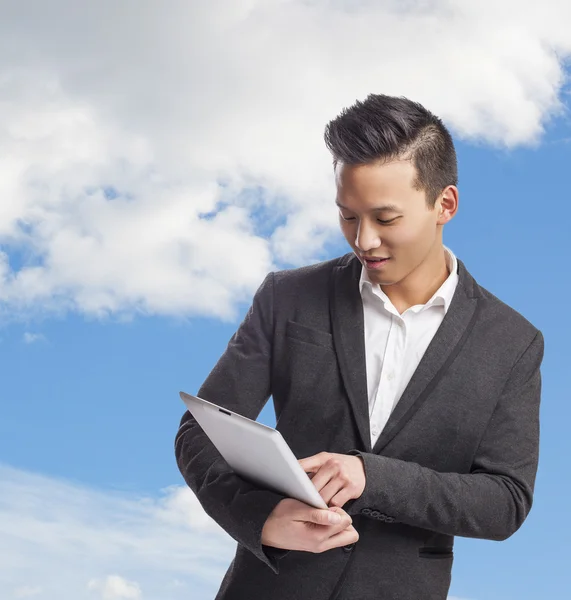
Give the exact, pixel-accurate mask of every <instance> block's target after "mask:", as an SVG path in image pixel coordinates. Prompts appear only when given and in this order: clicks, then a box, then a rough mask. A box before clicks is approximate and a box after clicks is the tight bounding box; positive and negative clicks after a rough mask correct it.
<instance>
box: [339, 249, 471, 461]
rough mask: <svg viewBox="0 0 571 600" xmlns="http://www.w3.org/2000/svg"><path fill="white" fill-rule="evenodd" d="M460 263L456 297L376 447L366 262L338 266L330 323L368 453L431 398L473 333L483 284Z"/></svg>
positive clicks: (353, 260) (348, 260)
mask: <svg viewBox="0 0 571 600" xmlns="http://www.w3.org/2000/svg"><path fill="white" fill-rule="evenodd" d="M457 262H458V276H459V280H458V286H457V288H456V292H455V294H454V296H453V298H452V302H451V304H450V306H449V308H448V311H447V313H446V315H445V317H444V320H443V321H442V324H441V325H440V327H439V328H438V330H437V331H436V334H435V335H434V337H433V339H432V341H431V342H430V344H429V346H428V348H427V349H426V352H425V353H424V356H423V357H422V359H421V361H420V363H419V365H418V367H417V369H416V371H415V372H414V374H413V375H412V377H411V379H410V381H409V383H408V385H407V387H406V388H405V390H404V392H403V393H402V395H401V397H400V399H399V400H398V403H397V405H396V407H395V409H394V411H393V412H392V414H391V416H390V417H389V420H388V421H387V424H386V426H385V428H384V429H383V431H382V433H381V435H380V437H379V439H378V440H377V442H376V443H375V446H374V448H373V449H371V434H370V425H369V401H368V394H367V376H366V367H365V365H366V361H365V335H364V317H363V303H362V300H361V294H360V291H359V278H360V275H361V263H360V262H359V260H358V259H357V258H356V257H355V255H354V254H349V255H346V256H345V257H344V259H343V260H342V262H341V264H340V265H339V266H337V267H335V268H334V270H333V276H332V280H331V290H330V292H331V327H332V332H333V340H334V344H335V350H336V353H337V360H338V362H339V369H340V372H341V376H342V378H343V382H344V384H345V389H346V391H347V395H348V397H349V401H350V402H351V405H352V408H353V413H354V415H355V422H356V425H357V428H358V431H359V435H360V438H361V442H362V444H363V448H364V449H365V451H366V452H371V451H372V452H374V453H377V454H378V453H379V452H380V451H381V450H382V449H383V448H384V447H385V446H386V445H387V444H388V443H389V442H390V441H391V440H392V439H393V438H394V436H395V435H397V434H398V432H399V431H400V430H401V429H402V428H403V426H404V425H405V423H406V422H407V421H408V420H409V419H410V418H411V417H412V416H413V415H414V413H415V412H416V411H417V410H418V409H419V407H420V406H421V404H422V403H423V402H424V401H425V400H426V399H427V398H428V396H429V395H430V393H431V392H432V390H433V389H434V387H435V386H436V384H437V383H438V381H439V380H440V378H441V377H442V375H443V374H444V372H445V371H446V369H447V368H448V366H449V365H450V364H451V363H452V361H453V360H454V358H455V357H456V355H457V354H458V352H460V350H461V349H462V346H463V344H464V342H465V340H466V338H467V337H468V335H469V334H470V331H471V329H472V327H473V325H474V323H475V321H476V319H477V316H478V308H479V303H478V296H479V293H478V289H477V284H476V283H475V281H474V279H473V278H472V277H471V275H470V274H469V273H468V271H467V270H466V267H465V266H464V263H463V262H462V261H461V260H460V259H457Z"/></svg>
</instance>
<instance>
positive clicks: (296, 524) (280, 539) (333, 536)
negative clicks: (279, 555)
mask: <svg viewBox="0 0 571 600" xmlns="http://www.w3.org/2000/svg"><path fill="white" fill-rule="evenodd" d="M334 520H338V521H337V522H333V521H334ZM351 523H352V520H351V517H350V516H349V515H348V514H347V513H346V512H345V511H344V510H343V509H341V508H331V509H329V510H326V509H321V508H313V507H312V506H309V505H307V504H305V503H303V502H300V501H299V500H294V499H293V498H284V499H283V500H282V501H281V502H279V503H278V504H277V505H276V507H275V508H274V510H273V511H272V512H271V513H270V516H269V517H268V518H267V520H266V522H265V524H264V528H263V529H262V544H264V545H266V546H273V547H274V548H281V549H283V550H303V551H305V552H314V553H320V552H325V551H326V550H331V549H332V548H339V547H341V546H347V545H349V544H353V543H355V542H356V541H357V540H358V539H359V534H358V533H357V530H356V529H355V528H354V527H353V525H351Z"/></svg>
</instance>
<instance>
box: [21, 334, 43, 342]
mask: <svg viewBox="0 0 571 600" xmlns="http://www.w3.org/2000/svg"><path fill="white" fill-rule="evenodd" d="M22 339H23V340H24V343H25V344H33V343H34V342H40V341H43V340H45V339H46V338H45V337H44V336H43V335H42V334H41V333H30V332H29V331H26V332H25V333H24V337H23V338H22Z"/></svg>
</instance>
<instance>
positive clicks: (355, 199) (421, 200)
mask: <svg viewBox="0 0 571 600" xmlns="http://www.w3.org/2000/svg"><path fill="white" fill-rule="evenodd" d="M415 176H416V171H415V169H414V167H413V165H412V163H411V162H410V161H404V160H398V161H393V162H390V163H386V164H373V165H345V164H342V163H340V164H338V165H337V167H336V170H335V181H336V186H337V199H336V202H337V205H338V207H339V222H340V225H341V230H342V231H343V234H344V236H345V238H346V239H347V242H348V243H349V245H350V246H351V248H353V251H354V252H355V254H356V255H357V257H358V258H359V259H360V261H361V263H362V264H363V265H364V266H365V267H366V268H367V274H368V276H369V279H370V280H371V281H372V282H373V283H378V284H380V285H394V284H397V283H401V282H403V280H405V278H407V277H408V276H409V275H410V274H411V273H413V272H414V273H419V271H420V273H419V277H416V276H415V277H414V278H413V279H415V280H417V279H420V280H422V279H424V278H425V276H426V277H428V278H430V276H431V275H430V273H431V271H434V269H435V265H436V257H437V256H438V254H437V253H438V250H439V248H441V245H442V228H441V227H440V226H439V222H438V215H439V212H440V202H441V199H440V198H439V199H438V201H437V202H436V205H435V207H434V209H433V210H430V209H429V208H428V207H427V205H426V197H425V192H424V190H417V189H415V188H414V187H413V186H412V183H413V181H414V179H415ZM365 257H371V258H374V257H377V258H388V259H389V260H387V261H385V262H384V263H382V264H381V263H369V262H368V261H366V260H365ZM424 271H426V272H424Z"/></svg>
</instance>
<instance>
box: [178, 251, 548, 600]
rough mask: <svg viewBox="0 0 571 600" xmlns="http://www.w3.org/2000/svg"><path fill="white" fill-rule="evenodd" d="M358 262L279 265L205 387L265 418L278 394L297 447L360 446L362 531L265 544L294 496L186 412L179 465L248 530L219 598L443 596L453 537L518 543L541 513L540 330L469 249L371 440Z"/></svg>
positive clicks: (218, 508)
mask: <svg viewBox="0 0 571 600" xmlns="http://www.w3.org/2000/svg"><path fill="white" fill-rule="evenodd" d="M360 270H361V265H360V263H359V261H358V260H357V258H356V257H355V255H354V254H353V253H350V254H346V255H345V256H343V257H340V258H336V259H334V260H330V261H327V262H322V263H319V264H316V265H312V266H308V267H302V268H298V269H290V270H285V271H279V272H275V273H270V274H269V275H268V276H267V277H266V278H265V280H264V282H263V283H262V285H261V286H260V288H259V289H258V291H257V292H256V294H255V297H254V300H253V303H252V306H251V307H250V309H249V311H248V313H247V315H246V317H245V318H244V321H243V322H242V323H241V325H240V327H239V328H238V330H237V331H236V333H235V334H234V335H233V336H232V338H231V339H230V342H229V344H228V347H227V349H226V351H225V352H224V354H223V355H222V356H221V358H220V359H219V361H218V362H217V364H216V366H215V367H214V368H213V370H212V372H211V373H210V374H209V376H208V377H207V379H206V381H205V382H204V384H203V385H202V387H201V388H200V389H199V391H198V395H199V396H201V397H203V398H205V399H207V400H211V401H213V402H216V403H218V404H221V405H223V406H226V407H227V408H229V409H231V410H233V411H236V412H238V413H241V414H244V415H246V416H248V417H250V418H252V419H255V418H256V417H257V416H258V414H259V413H260V411H261V409H262V408H263V406H264V404H265V403H266V401H267V400H268V398H269V397H270V395H271V396H272V397H273V401H274V405H275V410H276V417H277V429H278V430H279V431H280V432H281V433H282V435H283V437H284V438H285V440H286V441H287V442H288V444H289V445H290V446H291V448H292V450H293V452H294V454H295V455H296V456H297V457H298V458H303V457H306V456H310V455H313V454H317V453H319V452H322V451H326V452H336V453H342V454H358V455H360V456H361V457H362V458H363V459H364V464H365V472H366V478H367V482H366V487H365V491H364V492H363V494H362V496H361V497H360V498H358V499H357V500H353V501H351V502H349V503H347V504H346V505H345V506H344V508H345V510H346V511H347V512H348V513H349V514H350V515H351V516H352V518H353V524H354V526H355V528H356V529H357V531H358V532H359V535H360V539H359V541H358V542H357V543H356V544H354V545H352V546H350V547H344V548H335V549H333V550H329V551H327V552H324V553H321V554H313V553H308V552H298V551H280V550H277V549H275V548H269V547H266V546H263V545H262V544H261V541H260V540H261V531H262V527H263V525H264V523H265V521H266V519H267V517H268V515H269V514H270V513H271V511H272V510H273V508H274V507H275V506H276V504H277V503H278V502H279V501H280V500H281V499H282V498H283V496H281V495H280V494H276V493H274V492H272V491H268V490H263V489H259V488H257V487H256V486H254V485H252V484H250V483H248V482H246V481H245V480H243V479H241V478H240V477H239V476H237V475H235V474H234V473H233V471H232V470H231V469H230V468H229V466H228V464H227V463H226V461H225V460H224V459H223V458H222V457H221V456H220V454H219V453H218V452H217V450H216V448H215V447H214V446H213V445H212V443H211V442H210V441H209V439H208V438H207V437H206V435H205V434H204V433H203V431H202V430H201V428H200V427H199V426H198V424H197V423H196V421H195V420H194V419H193V418H192V417H191V416H190V414H189V413H188V412H186V413H185V414H184V416H183V417H182V420H181V424H180V429H179V431H178V434H177V436H176V442H175V448H176V450H175V452H176V459H177V463H178V466H179V469H180V471H181V473H182V475H183V477H184V479H185V481H186V482H187V484H188V485H189V487H190V488H191V489H192V491H193V492H194V493H195V494H196V495H197V497H198V499H199V501H200V503H201V505H202V506H203V507H204V509H205V511H206V512H207V513H208V514H209V515H210V516H211V517H212V518H213V519H214V520H215V521H217V522H218V523H219V524H220V525H221V526H222V527H223V528H224V529H225V530H226V531H227V532H228V533H229V534H230V535H231V536H232V537H233V538H234V539H235V540H236V541H237V542H238V545H237V550H236V555H235V557H234V560H233V561H232V564H231V565H230V567H229V569H228V571H227V573H226V575H225V577H224V580H223V582H222V585H221V587H220V590H219V592H218V595H217V596H216V598H217V599H218V600H242V599H247V600H249V599H261V600H264V599H268V600H270V599H271V600H282V599H284V600H285V599H288V600H290V599H293V598H300V599H307V600H333V599H336V600H369V599H370V600H373V599H374V600H445V599H446V597H447V593H448V590H449V587H450V582H451V570H452V563H453V559H454V555H453V544H454V536H462V537H471V538H481V539H488V540H505V539H506V538H508V537H509V536H511V535H512V534H513V533H514V532H515V531H516V530H517V529H518V528H519V527H520V526H521V524H522V523H523V521H524V520H525V518H526V517H527V514H528V513H529V510H530V508H531V504H532V498H533V489H534V484H535V476H536V471H537V465H538V444H539V405H540V394H541V374H540V365H541V362H542V359H543V352H544V340H543V335H542V333H541V332H540V331H539V330H538V329H536V328H535V327H534V326H533V325H532V324H531V323H530V322H529V321H527V320H526V319H525V318H524V317H523V316H521V315H520V314H519V313H518V312H516V311H515V310H514V309H512V308H510V307H509V306H507V305H506V304H504V303H503V302H501V301H500V300H499V299H498V298H496V297H495V296H494V295H492V294H491V293H490V292H488V291H487V290H485V289H484V288H482V287H481V286H479V285H478V284H477V282H476V281H475V280H474V278H473V277H472V276H471V275H470V274H469V273H468V271H467V270H466V267H465V266H464V264H463V263H462V261H461V260H458V274H459V283H458V287H457V289H456V292H455V294H454V297H453V299H452V303H451V305H450V307H449V309H448V312H447V313H446V316H445V318H444V320H443V322H442V324H441V325H440V327H439V329H438V331H437V332H436V334H435V336H434V338H433V339H432V341H431V343H430V345H429V346H428V348H427V350H426V353H425V354H424V356H423V357H422V360H421V362H420V364H419V366H418V368H417V369H416V371H415V372H414V375H413V376H412V379H411V380H410V382H409V384H408V386H407V388H406V389H405V391H404V393H403V394H402V396H401V398H400V401H399V402H398V404H397V406H396V408H395V410H394V411H393V413H392V415H391V417H390V419H389V421H388V423H387V425H386V427H385V429H384V430H383V432H382V434H381V436H380V437H379V439H378V440H377V442H376V444H375V446H374V447H373V448H371V445H370V434H369V418H368V401H367V383H366V374H365V347H364V330H363V328H364V324H363V308H362V302H361V296H360V293H359V276H360Z"/></svg>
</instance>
